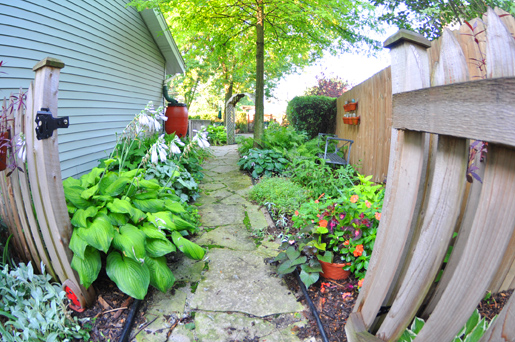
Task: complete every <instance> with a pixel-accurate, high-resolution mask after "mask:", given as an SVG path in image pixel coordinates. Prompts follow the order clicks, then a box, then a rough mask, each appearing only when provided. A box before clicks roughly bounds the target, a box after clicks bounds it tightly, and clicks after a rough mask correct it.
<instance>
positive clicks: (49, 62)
mask: <svg viewBox="0 0 515 342" xmlns="http://www.w3.org/2000/svg"><path fill="white" fill-rule="evenodd" d="M46 66H49V67H52V68H59V69H62V68H64V63H63V61H61V60H60V59H57V58H53V57H47V58H45V59H42V60H40V61H39V62H37V63H36V65H34V67H33V68H32V70H33V71H38V70H39V69H41V68H43V67H46Z"/></svg>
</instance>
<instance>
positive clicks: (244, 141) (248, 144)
mask: <svg viewBox="0 0 515 342" xmlns="http://www.w3.org/2000/svg"><path fill="white" fill-rule="evenodd" d="M236 143H237V144H238V152H239V153H240V156H243V155H246V154H248V153H249V150H250V149H251V148H253V147H254V138H251V137H248V138H246V137H242V136H237V137H236Z"/></svg>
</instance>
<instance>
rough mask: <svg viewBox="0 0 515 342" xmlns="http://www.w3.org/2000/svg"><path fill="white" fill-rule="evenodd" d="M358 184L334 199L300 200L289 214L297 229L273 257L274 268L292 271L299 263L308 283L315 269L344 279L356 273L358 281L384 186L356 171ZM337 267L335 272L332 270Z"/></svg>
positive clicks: (378, 215)
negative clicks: (291, 213) (299, 230)
mask: <svg viewBox="0 0 515 342" xmlns="http://www.w3.org/2000/svg"><path fill="white" fill-rule="evenodd" d="M358 177H359V184H357V185H354V186H353V187H351V188H347V189H344V190H343V191H342V195H341V196H340V197H338V198H334V199H331V198H329V199H326V200H321V198H322V197H323V196H324V195H323V194H322V195H321V196H320V198H318V199H317V200H315V201H313V200H311V201H310V202H307V203H304V205H302V206H301V208H299V210H298V211H296V212H295V215H294V216H293V218H292V220H293V222H294V223H293V225H294V227H297V228H302V229H301V233H300V234H299V235H297V236H295V237H292V238H291V239H289V240H287V241H285V242H284V244H283V249H285V251H284V252H281V253H280V254H279V255H278V256H277V258H276V259H275V260H276V261H278V262H279V263H280V266H279V267H278V273H280V274H286V273H290V272H293V271H294V269H295V268H296V267H297V266H299V267H300V268H301V274H300V275H301V279H302V281H303V282H304V283H305V285H306V286H308V287H309V285H311V284H313V283H314V282H316V281H317V280H318V278H319V275H322V276H323V277H326V278H329V279H344V278H345V277H348V276H349V275H350V274H354V276H355V277H356V279H359V283H358V285H361V283H362V281H363V279H364V277H365V273H366V270H367V268H368V263H369V260H370V256H371V254H372V249H373V246H374V242H375V238H376V233H377V228H378V226H379V221H380V219H381V207H382V200H383V197H384V188H383V187H382V186H381V185H376V184H374V183H373V182H371V181H370V179H371V176H368V177H365V176H362V175H358ZM333 271H337V272H336V273H339V275H334V274H333Z"/></svg>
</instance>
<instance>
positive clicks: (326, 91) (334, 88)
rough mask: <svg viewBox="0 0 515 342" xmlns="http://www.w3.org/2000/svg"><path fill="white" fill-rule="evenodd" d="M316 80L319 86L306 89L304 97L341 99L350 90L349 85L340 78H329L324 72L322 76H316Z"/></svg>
mask: <svg viewBox="0 0 515 342" xmlns="http://www.w3.org/2000/svg"><path fill="white" fill-rule="evenodd" d="M316 79H317V85H315V86H313V87H311V88H308V89H306V91H305V92H304V95H306V96H314V95H316V96H328V97H340V96H341V95H342V94H343V93H344V92H346V91H347V90H349V89H350V85H349V83H348V82H347V81H344V80H342V79H341V78H340V77H338V76H333V77H330V78H328V77H326V76H325V74H324V73H323V72H322V73H321V74H320V75H317V76H316Z"/></svg>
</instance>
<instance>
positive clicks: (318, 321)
mask: <svg viewBox="0 0 515 342" xmlns="http://www.w3.org/2000/svg"><path fill="white" fill-rule="evenodd" d="M293 273H295V278H296V279H297V283H299V286H300V289H301V290H302V293H303V294H304V297H305V298H306V301H307V302H308V305H309V308H310V309H311V312H312V313H313V316H315V320H316V322H317V326H318V331H320V335H321V336H322V340H323V341H324V342H329V340H328V339H327V335H326V334H325V330H324V325H323V324H322V321H321V320H320V316H319V315H318V311H317V309H316V308H315V305H313V302H312V301H311V298H309V296H308V290H306V286H304V283H303V282H302V280H300V276H299V271H298V270H295V271H294V272H293Z"/></svg>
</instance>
